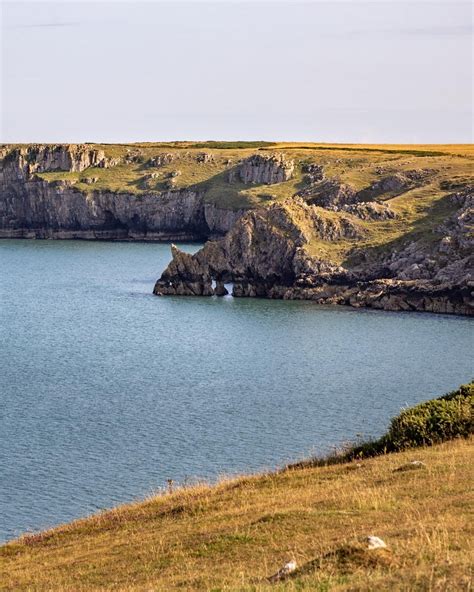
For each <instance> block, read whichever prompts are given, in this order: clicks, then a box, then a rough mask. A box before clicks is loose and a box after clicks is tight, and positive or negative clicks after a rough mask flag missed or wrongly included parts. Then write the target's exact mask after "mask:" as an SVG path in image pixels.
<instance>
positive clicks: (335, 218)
mask: <svg viewBox="0 0 474 592" xmlns="http://www.w3.org/2000/svg"><path fill="white" fill-rule="evenodd" d="M360 232H361V231H360V229H359V228H358V227H357V225H356V224H354V222H353V220H351V219H350V218H347V215H346V214H344V213H343V212H338V213H337V214H336V213H332V214H329V213H326V214H324V210H323V209H321V208H318V207H315V206H309V205H307V204H306V203H305V202H304V201H303V200H302V199H299V198H293V199H289V200H286V201H284V202H282V203H275V204H272V205H271V206H269V207H268V208H262V209H259V210H252V211H250V212H247V213H246V214H243V215H242V216H241V217H240V218H239V219H238V220H237V222H236V223H235V224H234V226H233V227H232V228H231V230H230V231H229V232H228V234H227V235H226V236H225V237H224V238H222V239H220V240H219V241H213V242H208V243H207V244H206V245H205V246H204V247H203V248H202V249H201V250H200V251H198V252H197V253H196V254H195V255H192V256H187V257H186V258H185V259H184V261H183V260H181V259H180V261H181V268H183V269H184V271H183V273H181V271H180V269H179V268H178V267H177V266H176V265H175V263H174V261H172V262H171V263H170V265H169V266H168V268H167V270H166V271H165V273H164V274H163V276H162V278H160V279H159V280H158V281H157V283H156V285H155V290H154V292H155V294H167V293H171V294H178V293H179V294H183V293H186V294H187V293H194V292H196V291H198V292H199V293H203V289H202V288H201V287H198V288H196V283H198V282H199V281H201V282H203V283H204V285H207V283H209V282H212V280H213V279H215V280H217V279H220V280H223V281H232V282H233V284H234V288H233V295H234V296H237V297H264V298H281V299H302V300H303V299H305V300H314V301H316V302H318V303H320V304H344V305H350V306H354V307H362V306H364V307H369V308H374V309H384V310H393V311H413V310H415V311H426V312H437V313H446V314H453V313H454V314H473V313H474V299H473V294H472V287H471V285H470V283H469V281H468V279H467V278H465V277H464V276H462V275H459V273H457V275H456V274H455V271H454V270H452V273H453V275H452V277H451V279H452V281H450V282H440V281H435V280H434V278H433V274H434V273H435V269H436V267H434V268H433V269H432V271H431V272H430V273H431V275H430V276H429V277H426V279H425V276H426V275H427V270H426V268H425V267H424V266H425V265H427V264H428V262H429V261H430V260H429V258H425V252H424V250H423V248H422V247H421V246H420V245H418V244H417V243H411V245H409V246H407V247H406V248H405V249H404V250H402V251H400V252H394V253H393V260H392V262H391V263H392V265H399V271H398V272H397V273H398V276H400V275H405V276H407V277H408V276H415V275H416V276H417V278H418V279H402V278H400V277H398V278H387V277H386V275H385V276H384V275H382V274H386V273H387V268H388V264H387V262H385V263H384V264H383V265H381V263H380V261H377V260H375V261H369V262H365V263H363V264H361V265H360V266H359V267H354V268H353V269H351V270H348V269H345V268H344V267H342V266H336V265H333V264H331V263H329V262H328V261H325V260H321V259H318V258H316V257H314V256H311V255H310V254H309V253H308V251H307V248H306V247H307V245H308V244H309V243H311V242H312V241H314V240H315V239H316V238H317V237H319V238H320V239H323V240H329V241H330V240H339V239H341V238H344V237H347V236H362V235H361V234H359V233H360ZM404 255H405V256H404ZM400 257H402V258H401V259H400ZM187 265H189V270H188V269H187ZM451 265H454V263H451ZM463 265H464V264H463ZM389 271H390V270H389ZM393 272H394V270H392V271H390V273H393ZM187 282H189V283H190V286H189V287H187ZM473 285H474V283H473Z"/></svg>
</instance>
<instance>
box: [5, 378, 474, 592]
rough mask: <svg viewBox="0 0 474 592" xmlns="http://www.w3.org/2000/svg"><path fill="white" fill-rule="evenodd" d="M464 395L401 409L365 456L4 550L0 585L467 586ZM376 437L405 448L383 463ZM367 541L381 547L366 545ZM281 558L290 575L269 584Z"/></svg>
mask: <svg viewBox="0 0 474 592" xmlns="http://www.w3.org/2000/svg"><path fill="white" fill-rule="evenodd" d="M473 388H474V386H473V384H472V383H471V385H468V386H465V387H463V388H462V389H461V390H459V391H456V392H455V393H451V394H450V395H448V396H447V397H445V398H443V399H439V400H435V401H432V402H428V403H423V404H421V405H419V406H417V407H414V408H413V409H411V410H407V411H405V412H403V413H402V414H401V415H400V417H399V418H396V419H395V420H394V421H393V422H392V424H391V426H390V429H389V431H388V433H387V435H386V436H385V437H384V438H383V439H382V440H380V441H378V442H377V443H374V444H373V445H372V447H371V448H370V450H369V449H367V448H366V449H364V450H363V451H361V449H360V447H359V448H357V449H351V450H349V451H346V452H345V453H344V454H343V455H342V456H339V457H335V458H332V459H331V462H330V463H327V462H321V461H310V462H308V463H303V464H300V465H296V466H294V467H290V468H288V469H287V470H284V471H280V472H276V473H269V474H264V475H256V476H250V477H242V478H237V479H233V480H230V481H224V482H222V483H220V484H218V485H216V486H207V485H197V486H194V487H191V488H185V489H180V490H177V491H174V492H172V493H169V494H166V495H161V496H158V497H155V498H151V499H149V500H147V501H145V502H141V503H136V504H132V505H128V506H122V507H119V508H117V509H115V510H111V511H108V512H104V513H102V514H98V515H97V516H93V517H91V518H88V519H85V520H79V521H77V522H74V523H72V524H69V525H65V526H61V527H59V528H56V529H53V530H51V531H48V532H44V533H40V534H37V535H31V536H26V537H23V538H22V539H19V540H18V541H14V542H11V543H9V544H7V545H4V546H3V547H0V590H11V591H13V590H14V591H20V590H35V591H46V590H48V591H50V590H54V591H59V590H65V591H66V590H67V591H71V592H72V591H74V592H76V591H77V592H80V591H86V590H87V591H91V590H117V591H119V590H120V591H128V592H131V591H144V590H147V591H148V590H153V591H171V590H214V591H216V592H217V591H221V590H222V591H224V590H235V591H236V590H242V591H243V590H248V591H263V590H320V591H323V590H324V591H326V590H335V591H336V590H341V591H342V590H360V591H365V590H400V591H401V590H404V591H408V590H426V591H428V590H440V591H448V590H452V591H454V590H456V591H457V590H466V591H467V590H469V589H470V585H471V583H472V573H471V559H472V555H471V548H472V535H473V529H472V497H471V491H472V479H473V476H474V475H473V465H472V452H473V440H472V436H471V437H470V436H469V434H472V431H473V400H474V392H473ZM453 438H454V439H453ZM444 440H448V441H444ZM443 441H444V442H443ZM382 442H383V444H384V448H385V449H386V448H387V447H389V448H390V445H392V446H393V448H394V449H397V450H401V451H399V452H394V453H390V454H384V450H383V449H382V448H381V443H382ZM415 444H433V445H432V446H429V447H421V448H420V447H418V448H414V447H412V446H413V445H415ZM354 452H357V454H356V458H354ZM369 453H370V454H376V456H366V455H367V454H369ZM350 458H353V460H352V461H350V460H349V459H350ZM412 461H419V462H415V463H413V462H412ZM371 535H372V536H377V537H380V538H382V539H383V541H384V542H385V543H386V545H387V548H385V549H378V550H369V549H368V545H367V541H366V537H367V536H371ZM290 560H295V561H296V563H297V569H296V571H294V572H293V573H292V574H290V575H289V576H288V577H286V578H283V579H282V580H280V581H278V582H271V581H269V580H268V577H269V576H271V575H272V574H274V573H276V572H277V571H278V570H279V568H281V566H282V565H284V564H285V563H286V562H288V561H290Z"/></svg>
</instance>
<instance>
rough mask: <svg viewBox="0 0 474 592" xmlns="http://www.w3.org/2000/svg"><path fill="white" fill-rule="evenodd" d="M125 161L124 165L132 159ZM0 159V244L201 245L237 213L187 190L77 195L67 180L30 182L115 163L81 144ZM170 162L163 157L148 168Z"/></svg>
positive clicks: (9, 153) (17, 151) (20, 151)
mask: <svg viewBox="0 0 474 592" xmlns="http://www.w3.org/2000/svg"><path fill="white" fill-rule="evenodd" d="M130 154H131V153H127V155H126V157H125V159H126V158H129V159H130V158H132V157H134V155H133V154H132V156H130ZM1 156H3V158H0V238H84V239H119V240H203V239H206V238H209V237H212V236H220V235H223V234H225V233H226V232H227V231H228V230H229V228H230V227H231V226H232V224H234V222H235V221H236V220H237V219H238V218H239V216H240V215H241V214H242V213H243V212H242V210H228V209H225V208H218V207H217V206H216V205H215V204H212V203H207V202H206V201H205V200H204V195H203V192H201V191H199V190H194V189H192V188H184V189H173V188H170V189H166V190H164V191H153V190H150V191H149V192H148V191H146V192H141V193H138V194H137V193H132V192H127V191H126V190H120V191H110V190H104V189H101V190H99V189H96V190H95V189H92V190H89V191H87V192H85V191H81V190H80V189H78V188H76V187H75V186H74V185H75V182H74V181H72V180H68V179H63V180H56V181H52V182H49V181H46V180H44V179H42V178H40V177H38V176H37V173H41V172H51V171H53V172H54V171H66V172H82V171H85V170H86V169H89V168H90V167H99V168H107V167H110V166H114V165H117V164H118V162H117V161H114V160H113V159H108V158H106V156H105V155H104V152H103V151H102V150H97V149H91V148H89V147H88V146H86V145H67V146H66V145H59V146H36V145H35V146H28V147H21V148H14V149H12V150H8V149H3V154H0V157H1ZM135 157H136V155H135ZM170 161H172V158H171V157H170V156H169V155H165V156H163V157H158V158H157V160H155V161H154V162H153V165H152V166H159V165H162V164H164V163H169V162H170ZM92 170H94V169H92ZM95 170H97V169H95ZM83 182H84V183H86V184H89V185H93V184H94V183H96V182H97V177H96V176H94V174H91V176H88V177H85V178H84V180H83Z"/></svg>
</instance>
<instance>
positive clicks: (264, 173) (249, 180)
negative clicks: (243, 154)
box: [229, 154, 295, 185]
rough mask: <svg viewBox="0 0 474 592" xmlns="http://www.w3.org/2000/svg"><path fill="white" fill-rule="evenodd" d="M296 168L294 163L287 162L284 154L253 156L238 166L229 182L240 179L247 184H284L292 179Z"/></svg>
mask: <svg viewBox="0 0 474 592" xmlns="http://www.w3.org/2000/svg"><path fill="white" fill-rule="evenodd" d="M294 168H295V164H294V162H293V161H292V160H286V158H285V156H284V155H283V154H253V155H252V156H249V158H246V159H245V160H243V161H242V162H241V163H240V164H239V165H238V167H237V170H236V172H235V173H234V174H233V175H231V176H229V181H230V182H232V181H233V180H234V178H235V177H238V178H239V179H240V181H241V182H242V183H245V184H257V185H260V184H265V185H271V184H273V183H282V182H283V181H288V180H289V179H291V177H292V175H293V171H294Z"/></svg>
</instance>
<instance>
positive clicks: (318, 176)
mask: <svg viewBox="0 0 474 592" xmlns="http://www.w3.org/2000/svg"><path fill="white" fill-rule="evenodd" d="M301 168H302V171H303V173H305V178H304V180H305V182H306V183H307V184H308V185H314V184H315V183H318V182H319V181H322V180H323V179H324V169H323V167H322V166H321V165H319V164H315V163H305V164H303V166H302V167H301Z"/></svg>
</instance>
